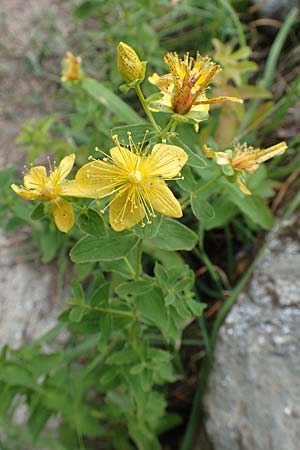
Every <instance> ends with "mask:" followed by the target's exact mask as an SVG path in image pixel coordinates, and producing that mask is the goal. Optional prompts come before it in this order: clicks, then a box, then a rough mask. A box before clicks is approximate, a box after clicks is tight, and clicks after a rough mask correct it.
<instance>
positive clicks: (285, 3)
mask: <svg viewBox="0 0 300 450" xmlns="http://www.w3.org/2000/svg"><path fill="white" fill-rule="evenodd" d="M252 3H254V4H257V7H258V12H259V15H260V16H264V17H273V18H274V19H284V18H285V17H286V16H287V15H288V13H289V12H290V10H291V9H292V8H295V7H299V5H300V4H299V0H252Z"/></svg>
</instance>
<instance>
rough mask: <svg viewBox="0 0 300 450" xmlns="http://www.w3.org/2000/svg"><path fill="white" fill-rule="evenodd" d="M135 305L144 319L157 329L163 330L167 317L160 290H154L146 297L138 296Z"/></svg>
mask: <svg viewBox="0 0 300 450" xmlns="http://www.w3.org/2000/svg"><path fill="white" fill-rule="evenodd" d="M135 305H136V308H137V311H139V312H140V313H141V314H142V316H143V317H144V319H146V320H148V321H150V323H151V322H152V323H153V324H154V325H156V326H157V327H158V328H159V329H161V330H165V328H166V324H167V322H168V316H167V312H166V308H165V301H164V295H163V292H162V290H161V289H159V288H154V289H152V290H151V291H150V292H147V294H146V295H144V294H140V295H139V296H137V297H136V298H135Z"/></svg>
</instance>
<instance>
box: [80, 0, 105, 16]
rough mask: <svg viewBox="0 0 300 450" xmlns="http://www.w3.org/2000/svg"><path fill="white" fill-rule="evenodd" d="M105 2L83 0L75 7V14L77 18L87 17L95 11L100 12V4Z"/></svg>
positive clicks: (101, 0) (100, 0)
mask: <svg viewBox="0 0 300 450" xmlns="http://www.w3.org/2000/svg"><path fill="white" fill-rule="evenodd" d="M102 4H103V0H88V1H85V2H82V3H81V4H80V5H78V6H77V7H76V8H75V11H74V16H75V17H76V18H77V19H87V18H88V17H90V16H92V15H93V14H94V13H95V12H97V11H98V12H100V6H101V5H102Z"/></svg>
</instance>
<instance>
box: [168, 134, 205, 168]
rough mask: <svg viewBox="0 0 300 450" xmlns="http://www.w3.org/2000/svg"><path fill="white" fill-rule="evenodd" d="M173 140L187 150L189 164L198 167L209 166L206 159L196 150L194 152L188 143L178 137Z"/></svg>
mask: <svg viewBox="0 0 300 450" xmlns="http://www.w3.org/2000/svg"><path fill="white" fill-rule="evenodd" d="M172 142H173V143H174V144H175V145H178V146H179V147H181V148H183V149H184V150H185V151H186V153H187V154H188V157H189V159H188V161H187V164H188V165H189V166H192V167H197V168H198V169H205V167H206V166H207V164H206V161H205V160H204V159H203V158H202V157H201V156H199V155H198V154H197V153H196V152H194V151H193V150H192V149H191V148H190V147H189V146H188V145H186V144H185V143H184V142H183V141H182V140H181V139H179V138H178V137H176V138H174V139H172Z"/></svg>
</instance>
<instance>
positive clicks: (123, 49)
mask: <svg viewBox="0 0 300 450" xmlns="http://www.w3.org/2000/svg"><path fill="white" fill-rule="evenodd" d="M117 66H118V71H119V73H120V75H122V77H123V78H124V80H125V81H127V83H130V82H131V81H136V80H142V79H143V78H144V70H143V64H142V62H141V61H140V58H139V57H138V55H137V54H136V52H135V51H134V50H133V48H132V47H130V46H129V45H127V44H125V43H124V42H120V43H119V45H118V54H117Z"/></svg>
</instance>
